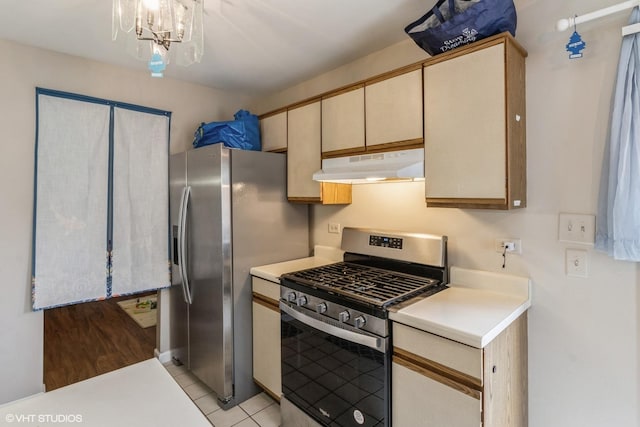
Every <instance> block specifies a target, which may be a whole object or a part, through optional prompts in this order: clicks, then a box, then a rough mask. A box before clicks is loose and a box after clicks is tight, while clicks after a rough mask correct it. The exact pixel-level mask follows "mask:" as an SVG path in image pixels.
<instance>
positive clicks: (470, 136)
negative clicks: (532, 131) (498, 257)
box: [424, 33, 527, 209]
mask: <svg viewBox="0 0 640 427" xmlns="http://www.w3.org/2000/svg"><path fill="white" fill-rule="evenodd" d="M526 56H527V52H526V51H525V50H524V49H523V48H522V47H521V46H520V45H518V43H517V42H516V41H515V40H514V39H513V38H512V37H511V35H510V34H508V33H503V34H500V35H498V36H494V37H491V38H488V39H485V40H483V41H481V42H478V43H474V44H473V45H469V46H468V47H464V48H460V49H456V50H454V51H452V52H450V53H446V54H442V55H439V56H437V57H434V58H433V59H430V60H428V61H427V62H426V63H425V67H424V135H425V178H426V182H425V190H426V202H427V206H434V207H455V208H484V209H512V208H522V207H525V206H526V204H527V195H526V135H525V134H526V120H525V117H526V116H525V57H526Z"/></svg>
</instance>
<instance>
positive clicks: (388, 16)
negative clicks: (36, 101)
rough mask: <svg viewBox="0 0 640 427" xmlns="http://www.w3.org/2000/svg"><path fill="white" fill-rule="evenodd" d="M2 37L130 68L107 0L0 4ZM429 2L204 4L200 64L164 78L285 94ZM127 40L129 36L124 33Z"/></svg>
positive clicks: (141, 65) (377, 45) (7, 0)
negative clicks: (114, 30) (114, 31)
mask: <svg viewBox="0 0 640 427" xmlns="http://www.w3.org/2000/svg"><path fill="white" fill-rule="evenodd" d="M0 3H1V4H2V13H1V14H0V38H4V39H8V40H14V41H17V42H20V43H24V44H28V45H33V46H37V47H41V48H45V49H49V50H53V51H58V52H63V53H67V54H71V55H76V56H81V57H84V58H89V59H93V60H98V61H103V62H107V63H110V64H114V65H120V66H124V67H128V68H133V69H140V70H146V68H147V64H146V63H145V62H143V61H139V60H137V59H135V58H133V57H130V56H129V55H128V54H127V53H126V49H125V45H124V41H123V38H122V37H120V38H119V39H118V40H117V41H116V42H112V41H111V4H112V2H111V0H0ZM433 3H435V0H431V1H424V0H204V8H205V17H204V25H205V28H204V33H205V35H204V37H205V47H204V58H203V60H202V62H201V63H199V64H194V65H191V66H190V67H186V68H184V67H179V66H177V65H175V64H170V65H169V66H168V67H167V70H166V71H165V76H166V77H171V78H176V79H181V80H186V81H191V82H194V83H199V84H202V85H206V86H210V87H216V88H220V89H227V90H240V91H243V92H253V93H267V92H272V91H276V90H281V89H284V88H285V87H288V86H291V85H293V84H295V83H298V82H300V81H304V80H306V79H308V78H310V77H313V76H315V75H317V74H319V73H321V72H324V71H328V70H331V69H333V68H336V67H337V66H339V65H341V64H344V63H346V62H349V61H351V60H354V59H356V58H359V57H361V56H364V55H366V54H368V53H371V52H374V51H376V50H379V49H381V48H384V47H387V46H390V45H392V44H394V43H397V42H400V41H402V40H405V39H406V38H407V36H406V35H405V33H404V27H405V26H406V25H407V24H409V23H410V22H412V21H413V20H415V19H417V18H419V17H420V16H421V15H422V14H423V13H424V12H426V10H427V9H429V8H431V7H432V6H433ZM127 36H131V34H128V35H127Z"/></svg>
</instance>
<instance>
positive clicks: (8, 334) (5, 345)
mask: <svg viewBox="0 0 640 427" xmlns="http://www.w3.org/2000/svg"><path fill="white" fill-rule="evenodd" d="M0 52H2V60H1V61H0V76H1V78H0V94H1V95H0V195H1V202H0V236H2V237H0V242H2V243H1V244H0V259H1V260H2V263H0V292H1V293H2V298H0V384H1V386H0V404H2V403H4V402H7V401H11V400H14V399H17V398H21V397H25V396H27V395H30V394H34V393H37V392H40V391H42V382H43V381H42V354H43V353H42V352H43V316H42V312H32V311H31V241H32V209H33V167H34V141H35V120H36V119H35V88H36V86H39V87H44V88H48V89H56V90H61V91H67V92H73V93H78V94H82V95H88V96H94V97H99V98H106V99H111V100H114V101H122V102H128V103H132V104H138V105H144V106H147V107H152V108H158V109H162V110H168V111H172V112H173V115H172V119H171V152H172V153H174V152H180V151H184V150H185V149H187V148H189V147H190V145H191V141H192V140H193V132H194V131H195V129H196V128H197V126H198V125H199V124H200V122H203V121H205V122H208V121H212V120H229V119H231V118H232V117H233V113H234V112H235V111H237V110H238V109H239V108H240V107H241V106H243V105H246V103H247V98H246V97H244V96H240V95H238V94H230V93H225V92H222V91H218V90H215V89H211V88H206V87H202V86H197V85H193V84H188V83H184V82H179V81H175V80H171V79H169V78H164V79H154V78H152V77H150V76H149V73H148V71H146V64H145V63H144V62H140V66H139V71H138V70H135V71H132V70H127V69H124V68H119V67H114V66H110V65H106V64H102V63H98V62H94V61H88V60H84V59H80V58H76V57H72V56H68V55H62V54H58V53H54V52H50V51H46V50H41V49H36V48H32V47H27V46H23V45H19V44H16V43H13V42H9V41H6V40H0ZM165 293H166V294H168V292H163V296H164V295H165ZM161 300H162V303H161V304H162V305H163V306H164V305H165V304H166V302H167V300H168V298H162V299H161ZM167 311H168V310H165V311H164V312H163V314H164V313H166V312H167ZM162 325H163V329H166V328H167V322H166V321H165V322H162ZM162 335H163V337H162V342H161V346H160V347H161V348H160V349H159V350H160V351H161V352H162V351H166V350H168V349H169V343H168V338H167V337H168V334H167V333H166V331H165V330H163V333H162Z"/></svg>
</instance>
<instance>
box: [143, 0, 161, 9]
mask: <svg viewBox="0 0 640 427" xmlns="http://www.w3.org/2000/svg"><path fill="white" fill-rule="evenodd" d="M142 4H143V5H144V7H146V8H147V10H153V11H156V10H158V9H160V0H142Z"/></svg>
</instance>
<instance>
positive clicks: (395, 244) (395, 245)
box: [369, 234, 402, 249]
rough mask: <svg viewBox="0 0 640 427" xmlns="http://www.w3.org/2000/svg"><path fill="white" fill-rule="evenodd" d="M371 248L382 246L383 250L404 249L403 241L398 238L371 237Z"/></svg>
mask: <svg viewBox="0 0 640 427" xmlns="http://www.w3.org/2000/svg"><path fill="white" fill-rule="evenodd" d="M369 246H380V247H382V248H391V249H402V239H401V238H398V237H387V236H375V235H373V234H371V235H369Z"/></svg>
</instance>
